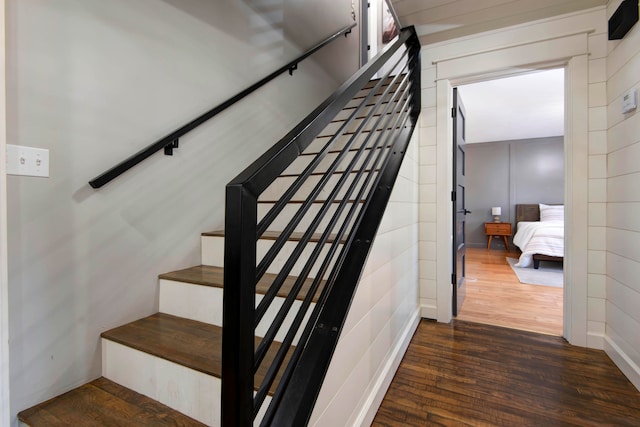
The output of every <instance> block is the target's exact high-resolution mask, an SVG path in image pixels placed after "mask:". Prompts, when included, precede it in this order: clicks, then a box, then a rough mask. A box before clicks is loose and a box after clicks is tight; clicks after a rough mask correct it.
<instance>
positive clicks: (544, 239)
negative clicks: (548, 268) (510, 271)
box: [513, 204, 564, 269]
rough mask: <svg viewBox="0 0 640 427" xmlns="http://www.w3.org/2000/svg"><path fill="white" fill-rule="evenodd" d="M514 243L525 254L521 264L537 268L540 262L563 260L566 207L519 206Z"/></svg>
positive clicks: (518, 264) (520, 260)
mask: <svg viewBox="0 0 640 427" xmlns="http://www.w3.org/2000/svg"><path fill="white" fill-rule="evenodd" d="M513 243H514V244H515V245H516V246H518V247H519V248H520V250H521V251H522V254H521V255H520V259H519V260H518V263H517V264H516V266H517V267H530V266H531V265H533V268H535V269H537V268H538V267H539V266H540V261H556V262H562V261H563V257H564V206H563V205H545V204H522V205H516V234H515V236H513Z"/></svg>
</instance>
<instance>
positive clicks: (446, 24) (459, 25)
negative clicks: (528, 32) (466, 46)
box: [390, 0, 607, 45]
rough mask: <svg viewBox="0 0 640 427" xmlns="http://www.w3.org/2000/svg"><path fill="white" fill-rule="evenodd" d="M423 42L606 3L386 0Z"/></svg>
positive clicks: (596, 0) (585, 0)
mask: <svg viewBox="0 0 640 427" xmlns="http://www.w3.org/2000/svg"><path fill="white" fill-rule="evenodd" d="M390 1H391V3H392V4H393V8H394V10H395V13H396V15H397V16H398V18H399V19H400V24H401V25H402V26H403V27H405V26H408V25H414V26H415V27H416V31H417V32H418V36H420V41H421V43H422V44H423V45H425V44H430V43H435V42H439V41H443V40H448V39H452V38H457V37H462V36H468V35H470V34H475V33H479V32H483V31H490V30H495V29H498V28H504V27H509V26H512V25H517V24H523V23H525V22H530V21H535V20H538V19H544V18H549V17H552V16H557V15H562V14H565V13H571V12H576V11H579V10H584V9H590V8H592V7H596V6H603V5H606V4H607V0H390Z"/></svg>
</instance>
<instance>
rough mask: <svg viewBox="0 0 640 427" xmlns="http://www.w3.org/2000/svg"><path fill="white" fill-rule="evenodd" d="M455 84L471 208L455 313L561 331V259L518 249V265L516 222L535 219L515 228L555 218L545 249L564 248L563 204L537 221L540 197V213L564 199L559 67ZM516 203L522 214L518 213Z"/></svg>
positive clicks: (520, 326)
mask: <svg viewBox="0 0 640 427" xmlns="http://www.w3.org/2000/svg"><path fill="white" fill-rule="evenodd" d="M459 91H460V94H461V96H462V101H463V102H464V104H465V107H466V110H467V132H466V133H467V137H466V140H467V146H466V189H465V194H466V205H467V206H466V209H468V210H469V211H471V213H469V214H468V215H466V218H465V220H466V224H465V230H466V232H465V240H466V247H467V253H466V298H465V301H464V303H463V305H462V308H461V310H460V313H459V315H458V318H460V319H465V320H472V321H477V322H482V323H492V324H498V325H501V326H508V327H514V328H518V329H527V330H533V331H538V332H544V333H550V334H554V335H562V320H563V319H562V312H563V289H562V281H563V275H562V263H561V262H551V261H542V262H541V264H540V269H539V270H535V269H534V268H533V265H532V264H533V260H532V259H531V256H530V255H531V254H530V253H529V252H528V250H525V256H522V259H520V264H522V266H521V267H522V268H518V267H515V265H519V266H520V264H518V261H519V258H520V254H521V251H520V248H518V246H516V245H514V242H513V238H514V237H515V234H516V232H517V230H518V221H519V220H520V221H522V220H526V221H536V222H535V223H533V224H529V225H526V226H525V225H521V226H520V228H521V229H522V232H521V233H520V236H522V235H523V232H526V228H527V227H539V226H541V225H549V224H552V225H554V226H555V228H551V229H547V230H553V231H554V233H555V232H557V233H559V236H557V237H556V240H555V241H552V242H551V243H552V244H553V245H555V246H554V247H553V250H552V252H548V253H549V254H551V253H553V254H554V255H562V254H563V248H562V243H563V234H562V228H563V225H564V222H563V214H562V212H559V219H560V221H559V222H558V223H555V224H553V223H549V222H546V221H544V222H539V221H538V219H539V215H540V213H539V204H544V205H545V206H543V220H545V219H549V216H548V215H547V214H548V213H558V210H560V209H561V207H558V205H563V203H564V138H563V134H564V114H563V113H564V96H563V94H564V70H563V69H552V70H546V71H544V72H535V73H528V74H522V75H518V76H515V77H509V78H504V79H498V80H491V81H485V82H480V83H473V84H468V85H464V86H460V87H459ZM534 97H535V99H534ZM489 101H490V102H489ZM541 123H542V124H541ZM525 204H526V205H525ZM521 205H522V206H521ZM546 205H554V206H549V207H548V208H547V206H546ZM493 208H499V209H498V211H499V217H498V218H496V219H498V220H499V221H500V223H502V225H500V226H499V227H501V228H500V230H501V232H500V234H501V235H493V234H492V231H495V230H497V229H496V228H495V227H494V226H493V225H491V223H493V222H494V216H493V214H492V209H493ZM517 209H519V213H520V214H526V215H527V216H526V217H524V218H518V215H517ZM493 213H494V214H495V213H498V212H497V211H496V210H495V209H493ZM532 216H533V217H532ZM485 224H490V225H489V226H488V228H487V226H486V225H485ZM507 224H508V225H507ZM504 234H506V236H505V235H504ZM543 234H544V235H548V234H549V233H543ZM536 239H537V240H536ZM520 240H522V239H521V238H520ZM544 240H545V241H546V240H548V239H547V238H544ZM516 241H517V242H518V243H519V244H520V246H522V247H525V246H524V244H523V242H522V241H518V239H516ZM489 242H490V249H488V243H489ZM535 242H538V243H540V238H537V237H536V238H534V239H533V241H532V244H535ZM505 243H506V244H505ZM545 243H547V242H545ZM542 251H543V252H544V251H546V250H544V249H543V250H542ZM527 255H528V256H527ZM536 258H537V257H536ZM509 261H511V262H509ZM529 264H531V266H529ZM525 267H526V268H525ZM516 272H517V274H516ZM519 277H520V279H521V280H519ZM521 281H522V282H524V283H521ZM530 283H535V284H530ZM541 284H546V286H541Z"/></svg>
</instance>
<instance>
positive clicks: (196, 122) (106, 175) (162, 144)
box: [89, 22, 356, 188]
mask: <svg viewBox="0 0 640 427" xmlns="http://www.w3.org/2000/svg"><path fill="white" fill-rule="evenodd" d="M355 26H356V23H355V22H354V23H353V24H351V25H348V26H346V27H344V28H343V29H341V30H340V31H338V32H337V33H334V34H332V35H331V36H329V37H327V38H326V39H324V40H323V41H321V42H320V43H318V44H317V45H315V46H313V47H312V48H311V49H309V50H307V51H306V52H304V53H303V54H302V55H300V56H298V57H297V58H296V59H294V60H293V61H290V62H289V63H287V64H285V65H283V66H282V67H280V68H278V69H277V70H276V71H274V72H272V73H271V74H269V75H268V76H266V77H265V78H263V79H262V80H260V81H258V82H256V83H254V84H253V85H251V86H249V87H248V88H246V89H245V90H243V91H242V92H239V93H238V94H236V95H234V96H233V97H231V98H229V99H227V100H226V101H224V102H223V103H222V104H220V105H218V106H216V107H214V108H212V109H211V110H209V111H207V112H206V113H204V114H202V115H200V116H199V117H197V118H195V119H193V120H191V121H190V122H189V123H187V124H185V125H184V126H181V127H180V128H178V129H176V130H174V131H173V132H171V133H170V134H168V135H167V136H165V137H163V138H160V139H159V140H158V141H156V142H154V143H153V144H151V145H149V146H147V147H145V148H143V149H142V150H140V151H138V152H137V153H135V154H133V155H132V156H130V157H128V158H127V159H125V160H123V161H122V162H120V163H118V164H117V165H115V166H113V167H112V168H111V169H109V170H107V171H105V172H103V173H102V174H100V175H98V176H97V177H95V178H93V179H92V180H91V181H89V185H90V186H91V187H92V188H100V187H102V186H103V185H105V184H106V183H108V182H109V181H111V180H113V179H115V178H117V177H118V176H120V175H122V174H123V173H124V172H126V171H128V170H129V169H131V168H132V167H134V166H135V165H137V164H138V163H140V162H142V161H143V160H145V159H146V158H148V157H150V156H151V155H152V154H155V153H157V152H158V151H160V150H164V153H165V154H166V155H169V156H170V155H173V149H174V148H178V144H179V141H180V138H181V137H183V136H184V135H186V134H187V133H189V132H191V131H192V130H194V129H195V128H197V127H198V126H200V125H202V124H203V123H205V122H207V121H208V120H210V119H212V118H213V117H215V116H216V115H218V114H220V113H221V112H223V111H224V110H226V109H227V108H229V107H231V106H232V105H233V104H235V103H236V102H238V101H240V100H241V99H243V98H245V97H246V96H247V95H250V94H251V93H253V92H255V91H256V90H258V89H260V88H261V87H262V86H264V85H265V84H267V83H269V82H270V81H272V80H273V79H275V78H276V77H278V76H280V75H281V74H284V73H286V72H289V74H290V75H291V74H293V71H295V70H296V69H297V68H298V63H300V62H302V61H303V60H305V59H306V58H308V57H309V56H311V55H313V54H314V53H315V52H317V51H318V50H320V49H322V48H323V47H325V46H326V45H328V44H329V43H331V42H332V41H334V40H335V39H337V38H338V37H340V36H342V35H344V36H346V35H348V34H349V33H351V29H352V28H353V27H355Z"/></svg>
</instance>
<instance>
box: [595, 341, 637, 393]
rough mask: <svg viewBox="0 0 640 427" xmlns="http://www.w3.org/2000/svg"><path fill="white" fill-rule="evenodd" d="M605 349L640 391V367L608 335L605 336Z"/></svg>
mask: <svg viewBox="0 0 640 427" xmlns="http://www.w3.org/2000/svg"><path fill="white" fill-rule="evenodd" d="M604 351H605V353H607V355H608V356H609V357H610V358H611V360H613V363H615V364H616V366H617V367H618V368H619V369H620V370H621V371H622V373H623V374H624V375H625V376H626V377H627V378H628V379H629V381H631V384H633V385H634V386H635V388H636V389H638V391H640V367H639V366H638V365H637V364H636V363H635V362H634V361H633V360H631V358H630V357H629V356H627V354H626V353H625V352H624V351H623V350H622V349H621V348H620V347H618V345H617V344H616V343H615V342H614V341H613V340H612V339H611V338H610V337H609V336H607V335H605V337H604Z"/></svg>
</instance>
